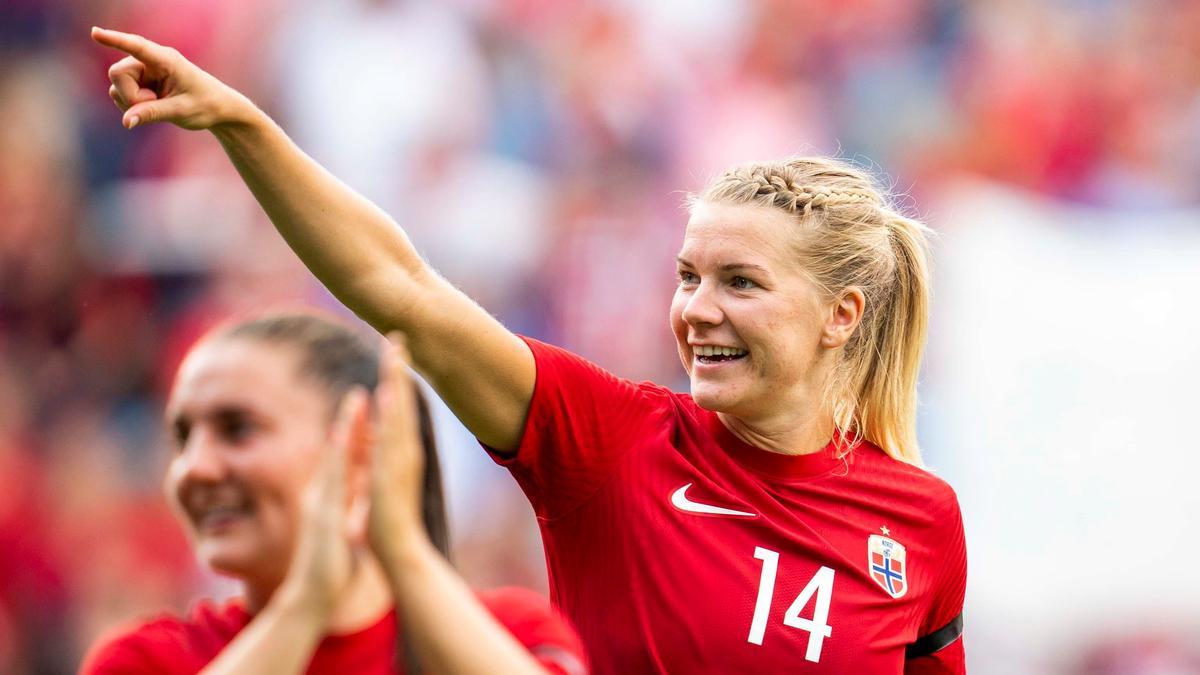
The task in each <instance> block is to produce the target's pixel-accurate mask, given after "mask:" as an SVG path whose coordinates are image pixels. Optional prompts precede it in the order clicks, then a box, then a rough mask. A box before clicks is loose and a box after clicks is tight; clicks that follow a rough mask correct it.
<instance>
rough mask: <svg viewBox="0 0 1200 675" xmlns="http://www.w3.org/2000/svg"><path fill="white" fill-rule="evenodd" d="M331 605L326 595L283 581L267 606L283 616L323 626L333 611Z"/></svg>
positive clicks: (331, 601) (331, 598) (301, 585)
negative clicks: (296, 617)
mask: <svg viewBox="0 0 1200 675" xmlns="http://www.w3.org/2000/svg"><path fill="white" fill-rule="evenodd" d="M333 605H334V599H333V597H332V596H329V595H328V594H325V593H319V592H316V591H314V590H313V589H312V588H310V587H308V586H306V585H305V584H299V583H291V582H289V581H284V582H283V584H282V585H281V586H280V587H279V589H278V590H277V591H276V592H275V594H274V596H272V597H271V600H270V601H269V602H268V605H267V606H268V607H269V608H275V609H277V610H278V611H281V612H283V613H285V614H289V615H295V616H300V617H305V618H306V619H308V620H310V621H312V622H313V623H314V624H315V625H317V626H323V625H324V624H325V621H326V619H327V618H328V617H329V614H330V613H331V612H332V611H333Z"/></svg>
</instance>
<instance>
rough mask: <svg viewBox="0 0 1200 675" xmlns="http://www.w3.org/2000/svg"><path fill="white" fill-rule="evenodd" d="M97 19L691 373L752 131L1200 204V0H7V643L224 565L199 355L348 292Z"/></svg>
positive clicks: (627, 364) (940, 181)
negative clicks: (192, 459)
mask: <svg viewBox="0 0 1200 675" xmlns="http://www.w3.org/2000/svg"><path fill="white" fill-rule="evenodd" d="M91 25H102V26H105V27H111V28H117V29H121V30H127V31H132V32H139V33H142V34H144V35H146V36H148V37H150V38H152V39H154V40H156V41H159V42H162V43H165V44H169V45H172V46H174V47H177V48H178V49H179V50H180V51H181V52H183V54H184V55H186V56H187V57H189V58H190V59H191V60H193V61H194V62H196V63H197V64H199V65H201V66H202V67H204V68H205V69H207V70H209V71H210V72H212V73H214V74H215V75H217V76H218V77H220V78H222V79H224V80H226V81H227V82H229V83H230V84H232V85H233V86H235V87H237V88H239V89H240V90H242V91H243V92H245V93H247V94H248V95H249V96H250V97H251V98H252V99H254V100H255V101H256V102H257V103H258V104H259V105H260V106H261V107H262V108H263V109H265V110H267V111H268V112H269V113H271V114H272V115H273V116H274V117H275V118H276V119H277V120H278V121H280V123H281V124H282V125H283V126H284V128H285V129H287V130H288V131H289V132H290V133H291V134H292V136H293V137H294V138H295V139H296V140H297V142H298V143H299V144H300V146H301V147H303V148H304V149H305V150H306V151H308V152H309V153H310V154H311V155H313V156H314V157H315V158H316V159H317V160H318V161H320V162H321V163H322V164H324V165H325V166H326V167H328V168H329V169H330V170H331V171H332V172H333V173H334V174H336V175H338V176H339V177H341V178H342V179H343V180H345V181H346V182H347V183H349V184H350V185H352V186H353V187H355V188H356V189H358V190H360V191H361V192H363V193H365V194H367V195H368V196H369V197H371V198H372V199H373V200H375V201H376V202H378V203H379V204H380V205H382V206H383V207H384V208H385V209H386V210H387V211H388V212H389V213H391V214H392V215H393V216H394V217H395V218H396V220H397V221H398V222H399V223H401V224H402V225H403V226H404V227H405V228H406V229H407V230H408V231H409V233H410V234H411V236H412V237H413V239H414V241H415V242H416V244H417V245H418V247H419V248H420V249H421V250H422V252H423V253H424V254H425V255H426V256H427V258H428V259H429V260H430V261H431V262H432V263H433V265H434V266H435V267H436V268H438V269H439V270H441V271H442V272H443V273H444V274H445V275H446V276H447V277H449V278H450V279H451V280H453V281H454V282H455V283H457V284H459V285H460V286H461V287H462V288H463V289H464V290H465V291H467V292H468V293H469V294H470V295H472V296H473V297H475V298H476V299H478V300H479V301H480V302H481V303H482V304H483V305H484V306H485V307H487V308H488V309H489V310H490V311H492V312H493V313H494V314H496V315H497V316H499V317H500V318H501V319H502V320H504V321H505V322H506V323H507V325H508V326H510V327H511V328H512V329H514V330H516V331H519V332H522V333H525V334H529V335H533V336H536V337H539V338H542V339H546V340H549V341H552V342H555V343H558V344H562V345H564V346H566V347H568V348H571V349H573V350H576V351H578V352H580V353H582V354H584V355H586V356H588V357H590V358H593V359H595V360H597V361H598V362H600V363H601V364H602V365H605V366H607V367H609V368H611V369H613V370H615V371H616V372H618V373H620V374H621V375H624V376H627V377H631V378H637V379H643V378H644V379H654V380H656V381H659V382H663V383H669V384H672V385H675V386H677V387H684V386H686V380H684V379H683V377H682V370H681V369H680V368H679V367H678V365H677V363H678V360H677V357H676V356H675V354H674V346H673V340H672V338H671V336H670V334H669V332H668V331H667V329H666V307H667V303H668V299H669V296H670V293H671V290H672V286H673V284H674V280H673V272H674V267H673V263H672V262H671V261H672V259H673V256H674V254H675V252H676V248H677V246H678V244H679V241H680V238H681V232H682V226H683V224H684V222H685V220H686V213H685V211H684V209H683V206H682V205H683V203H684V201H685V197H686V195H687V193H688V191H689V190H696V189H699V188H700V187H701V186H702V185H703V183H704V182H705V180H706V179H707V178H709V177H710V176H712V175H713V174H714V173H715V172H716V171H719V170H720V169H721V168H722V167H724V166H726V165H728V164H729V163H731V162H735V161H739V160H746V159H756V158H767V157H776V156H780V155H785V154H794V153H805V152H819V153H832V154H837V155H840V156H842V157H846V158H849V159H851V160H853V161H858V162H863V163H868V165H869V166H871V167H873V168H875V169H876V170H877V171H879V172H880V173H881V175H884V176H887V184H888V185H889V186H890V187H891V188H892V189H893V190H895V191H896V192H897V193H902V194H907V195H910V196H911V201H906V202H905V205H906V206H907V207H909V208H910V209H913V210H915V211H916V212H917V214H918V215H922V211H921V209H920V206H919V205H921V204H923V203H925V200H927V199H929V198H931V197H933V196H935V195H936V194H937V192H938V190H939V189H940V187H941V186H943V185H946V184H947V182H948V181H953V180H956V179H957V178H959V177H961V176H963V175H972V176H982V177H986V178H988V179H990V180H993V181H998V182H1002V183H1006V184H1010V185H1012V186H1016V187H1019V188H1021V189H1024V190H1027V191H1029V192H1030V193H1032V194H1037V195H1043V196H1045V197H1046V198H1048V199H1059V200H1067V201H1073V202H1081V203H1086V204H1091V205H1098V206H1101V207H1103V208H1106V209H1109V208H1110V209H1117V210H1157V209H1166V208H1171V207H1175V206H1180V205H1186V204H1195V203H1197V202H1200V2H1198V1H1195V0H1186V1H1185V0H1146V1H1144V2H1136V3H1130V2H1113V1H1111V0H1055V1H1053V2H1044V1H1039V0H968V1H966V2H960V1H956V0H763V1H761V2H743V1H741V0H661V1H658V2H638V0H607V1H603V2H601V1H594V2H560V1H559V0H445V1H442V2H435V1H434V0H259V1H258V2H245V1H244V0H172V1H171V2H152V1H149V0H86V1H85V0H5V2H3V3H2V4H0V672H3V673H24V672H29V673H64V672H70V671H72V670H73V669H74V668H75V667H76V665H77V664H78V659H79V656H80V654H81V650H82V649H84V648H85V647H86V645H87V644H88V643H89V642H90V641H91V640H93V639H94V638H95V637H96V635H97V634H98V633H99V632H101V631H103V630H106V629H109V628H111V627H113V626H114V625H115V624H117V623H119V622H122V621H125V620H128V619H130V618H133V617H135V616H138V615H140V614H144V613H145V612H147V611H155V610H158V609H162V608H176V609H180V608H184V607H186V606H187V604H188V602H189V601H190V600H191V599H192V598H194V597H195V596H196V595H197V594H198V593H201V592H214V589H219V582H218V581H216V580H214V579H212V578H210V577H209V576H207V575H205V574H204V573H202V572H201V571H200V570H198V569H197V568H196V566H195V564H194V563H193V561H192V558H191V556H190V553H189V551H188V548H187V544H186V542H185V540H184V538H183V535H182V534H181V532H180V531H179V528H178V527H177V526H176V525H175V523H174V522H173V520H172V518H171V516H170V514H169V512H168V511H167V507H166V504H165V501H164V499H163V498H162V495H161V491H160V488H159V483H160V478H161V474H162V468H163V466H164V460H165V457H166V454H167V453H169V452H170V450H169V445H168V444H167V443H166V442H165V437H164V434H163V433H162V429H161V428H160V427H161V423H160V412H161V405H162V401H163V397H164V394H165V393H166V389H167V387H168V386H169V384H170V380H171V377H172V375H173V370H174V367H175V364H176V363H177V361H178V359H179V358H180V355H181V354H182V352H183V351H184V350H185V349H186V348H187V346H188V345H189V344H190V342H191V341H192V340H194V339H195V338H196V336H197V335H199V334H200V333H201V332H203V330H204V329H205V328H206V327H208V326H210V325H212V323H213V322H214V321H218V320H220V319H222V318H224V317H226V316H228V315H229V314H231V313H233V312H241V311H247V310H252V309H255V308H262V307H268V306H271V305H274V304H278V303H304V304H310V305H320V306H324V307H329V308H334V307H336V306H337V305H336V303H335V302H334V301H333V300H332V299H331V298H330V297H329V296H328V295H327V294H326V293H325V292H324V291H323V290H322V289H321V288H320V287H319V286H318V285H317V284H316V283H315V282H314V280H313V279H312V278H311V277H310V275H309V274H308V273H307V272H306V271H305V270H304V269H303V268H302V267H301V266H299V264H298V263H297V262H295V261H294V260H293V258H292V256H291V254H290V253H289V252H288V251H287V249H286V248H285V247H284V246H283V244H282V243H281V242H280V241H279V240H278V238H277V236H276V235H275V234H274V231H273V230H272V228H271V227H270V224H269V223H268V222H267V221H266V220H265V218H264V217H263V216H262V215H261V214H260V213H259V211H258V210H257V207H256V206H255V204H254V202H253V200H252V199H251V198H250V197H249V195H248V193H247V191H246V190H245V188H244V187H243V186H242V185H241V183H240V181H239V180H238V178H237V176H236V174H235V173H234V172H233V171H232V169H231V168H230V167H229V166H228V162H227V161H226V159H225V157H224V156H223V154H222V152H221V149H220V147H219V146H218V144H217V143H216V142H215V141H214V140H213V139H212V138H211V137H209V136H208V135H207V134H203V133H188V132H183V131H181V130H178V129H175V128H164V127H146V128H139V129H137V130H135V131H132V132H130V131H126V130H125V129H123V128H122V127H121V125H120V121H119V120H120V113H119V112H118V111H117V110H116V109H115V107H114V106H113V105H112V102H111V101H110V100H109V99H108V96H107V94H106V91H107V88H108V81H107V77H106V70H107V68H108V66H109V64H110V63H111V62H112V61H114V60H116V59H117V58H118V57H119V55H118V54H115V53H110V52H109V51H107V50H105V49H102V48H100V47H97V46H96V45H94V44H93V43H91V42H90V41H89V40H88V32H87V31H88V28H89V26H91ZM914 204H915V205H917V206H914ZM933 224H934V226H935V227H937V228H953V227H954V223H953V222H940V221H937V219H936V218H935V222H934V223H933ZM933 357H934V358H936V355H933ZM459 440H461V439H459ZM448 445H449V447H447V448H444V452H445V453H455V452H463V453H474V454H475V455H478V456H479V457H480V458H481V460H482V453H480V452H479V451H478V450H477V449H470V448H469V445H470V443H469V442H467V441H462V442H455V441H452V442H450V443H449V444H448ZM464 448H466V449H464ZM482 461H484V462H486V460H482ZM451 465H452V466H453V462H451ZM460 471H461V472H462V473H465V474H467V475H469V479H462V478H459V479H458V483H456V482H455V479H454V477H453V476H452V477H451V490H452V491H453V490H455V489H456V488H455V485H459V484H470V485H473V486H474V488H473V490H472V492H473V493H476V499H475V501H470V500H465V499H464V500H460V504H461V505H460V506H459V508H458V509H457V510H456V511H454V512H452V516H453V522H452V526H453V527H454V528H456V530H457V542H458V557H459V561H460V566H461V567H463V569H464V572H465V573H466V574H467V576H468V578H470V579H471V580H473V581H475V582H476V583H479V584H482V585H488V584H489V583H491V582H497V583H499V582H516V583H525V584H528V585H533V586H535V587H536V586H538V585H539V584H542V583H544V581H543V576H542V575H544V572H542V570H541V567H542V560H541V557H540V553H539V551H538V549H537V543H536V534H535V533H534V532H533V523H532V518H531V514H530V513H529V512H528V511H527V510H522V507H521V506H520V504H519V500H520V497H519V495H517V494H516V493H515V491H507V492H497V493H495V494H496V495H497V496H494V497H489V496H488V495H490V494H492V493H491V492H489V490H490V488H483V487H480V485H482V484H484V483H488V484H490V483H491V482H493V481H496V480H505V477H504V475H503V472H487V471H484V470H482V469H472V468H462V469H461V470H460ZM471 481H478V482H477V483H472V482H471ZM497 489H498V488H497ZM513 500H516V502H517V503H515V504H510V502H513ZM496 501H500V502H502V503H503V504H506V505H505V506H502V507H497V506H496V503H495V502H496ZM484 505H486V506H487V507H488V508H486V509H485V508H483V506H484ZM513 542H523V543H519V544H514V543H513ZM1127 657H1128V655H1125V656H1123V657H1122V658H1127ZM1089 658H1093V657H1089ZM1095 658H1099V657H1095ZM1080 667H1081V668H1084V666H1080ZM1096 667H1097V668H1100V669H1103V668H1104V667H1105V666H1103V664H1101V665H1100V666H1096ZM1087 668H1089V672H1108V671H1102V670H1095V671H1091V670H1090V668H1091V666H1087ZM1081 672H1083V671H1082V670H1081ZM1112 672H1135V671H1126V670H1120V671H1118V670H1113V671H1112Z"/></svg>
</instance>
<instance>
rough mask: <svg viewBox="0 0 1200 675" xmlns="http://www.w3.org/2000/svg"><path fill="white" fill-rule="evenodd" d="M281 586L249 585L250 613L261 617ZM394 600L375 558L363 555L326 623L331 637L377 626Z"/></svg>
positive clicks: (247, 585) (327, 631)
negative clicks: (261, 611)
mask: <svg viewBox="0 0 1200 675" xmlns="http://www.w3.org/2000/svg"><path fill="white" fill-rule="evenodd" d="M278 586H279V585H278V584H274V585H272V586H269V587H268V586H264V585H259V584H251V583H249V582H247V583H246V585H245V587H244V592H245V596H246V609H247V610H248V611H249V612H250V613H251V614H257V613H258V612H259V611H260V610H261V609H262V608H263V607H264V606H265V605H266V604H267V602H268V601H269V600H270V599H271V596H272V595H274V593H275V591H276V589H277V588H278ZM392 607H393V598H392V591H391V588H390V587H389V586H388V583H387V577H386V576H384V574H383V569H382V568H381V567H380V566H379V562H378V561H377V560H375V558H374V556H371V555H362V556H361V557H360V558H359V560H358V563H357V569H356V570H355V572H354V576H353V577H351V579H350V581H349V583H347V584H346V587H345V588H344V589H343V590H342V594H341V599H340V600H339V601H338V603H337V605H335V606H334V608H333V610H332V611H331V612H330V613H329V616H328V618H327V620H326V622H325V632H326V633H327V634H332V635H339V634H345V633H354V632H356V631H359V630H362V629H364V628H367V627H370V626H373V625H374V624H375V623H376V622H378V621H379V620H380V619H381V618H383V616H384V615H385V614H387V613H388V612H389V611H391V610H392Z"/></svg>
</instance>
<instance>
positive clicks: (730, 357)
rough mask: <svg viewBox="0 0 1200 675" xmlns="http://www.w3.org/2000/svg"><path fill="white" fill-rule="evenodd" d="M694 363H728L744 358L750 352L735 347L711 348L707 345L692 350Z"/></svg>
mask: <svg viewBox="0 0 1200 675" xmlns="http://www.w3.org/2000/svg"><path fill="white" fill-rule="evenodd" d="M694 353H695V355H696V361H698V362H700V363H705V364H715V363H728V362H730V361H738V360H741V359H744V358H746V356H748V355H749V353H750V352H747V351H746V350H745V349H739V348H737V347H712V346H708V345H702V346H697V347H695V348H694Z"/></svg>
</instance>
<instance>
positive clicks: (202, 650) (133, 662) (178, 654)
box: [80, 600, 246, 675]
mask: <svg viewBox="0 0 1200 675" xmlns="http://www.w3.org/2000/svg"><path fill="white" fill-rule="evenodd" d="M245 622H246V614H245V611H244V610H243V609H242V608H241V605H240V604H239V603H236V602H230V603H223V604H216V603H213V602H211V601H207V600H206V601H202V602H200V603H198V604H197V605H196V606H195V607H194V608H193V609H192V611H191V612H190V613H189V614H188V616H186V617H183V616H179V615H176V614H167V613H164V614H159V615H157V616H154V617H151V618H149V619H141V620H136V621H132V622H130V623H127V624H124V625H122V626H120V627H118V628H115V629H113V630H111V631H109V632H107V633H106V634H104V635H102V636H101V637H100V639H99V640H97V641H96V642H95V644H94V645H93V646H92V647H91V649H89V650H88V653H87V655H86V656H85V657H84V660H83V665H82V666H81V667H80V673H82V674H84V675H106V674H108V673H114V674H115V673H127V674H131V675H132V674H137V673H176V672H189V671H195V670H198V669H199V668H200V667H202V666H203V665H204V664H205V663H207V662H208V661H209V660H211V658H212V656H214V655H215V654H216V653H217V652H219V651H220V648H221V647H222V646H223V645H224V644H225V643H227V642H228V641H229V639H232V637H233V635H235V634H236V633H237V631H238V630H240V629H241V628H242V627H243V626H244V625H245ZM210 650H211V651H212V653H211V654H209V653H208V652H209V651H210Z"/></svg>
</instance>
